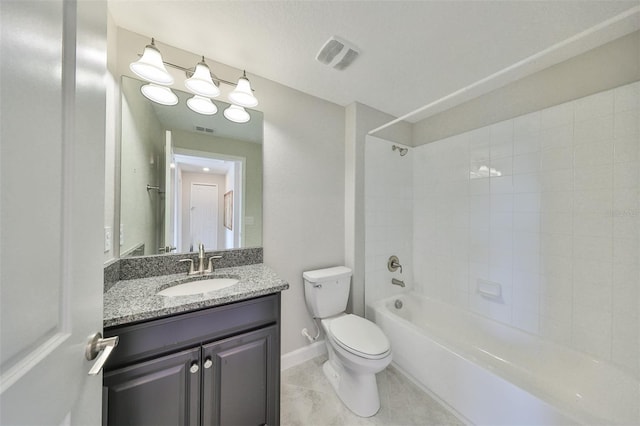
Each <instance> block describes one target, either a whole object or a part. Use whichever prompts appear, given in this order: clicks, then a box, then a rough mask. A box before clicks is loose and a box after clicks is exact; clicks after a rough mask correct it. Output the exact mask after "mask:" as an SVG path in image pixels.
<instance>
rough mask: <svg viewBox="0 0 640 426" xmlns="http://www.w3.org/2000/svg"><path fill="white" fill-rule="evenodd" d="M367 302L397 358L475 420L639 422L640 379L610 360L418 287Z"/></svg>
mask: <svg viewBox="0 0 640 426" xmlns="http://www.w3.org/2000/svg"><path fill="white" fill-rule="evenodd" d="M396 300H400V301H401V302H402V304H403V307H402V308H401V309H396V308H395V306H394V303H395V301H396ZM370 308H371V309H370V310H369V313H368V314H369V316H370V319H372V320H373V321H375V322H376V323H377V324H378V325H379V326H380V327H381V328H382V329H383V330H384V332H385V333H386V335H387V336H388V337H389V339H390V341H391V347H392V350H393V359H394V363H396V364H397V365H398V366H399V367H400V369H402V370H404V371H405V372H406V373H407V374H409V375H410V376H412V377H413V378H414V379H415V380H416V381H418V382H419V383H421V384H422V385H423V386H424V387H426V388H427V389H429V390H430V391H431V392H433V393H434V394H436V395H437V396H438V397H439V398H441V399H442V400H443V401H444V402H445V403H447V404H449V405H450V406H451V407H452V408H454V409H455V410H456V411H457V412H458V413H459V414H461V415H462V416H464V417H465V418H466V420H468V421H470V422H471V423H474V424H480V425H499V424H502V425H566V424H588V425H612V424H620V425H640V414H639V408H638V407H639V406H640V382H639V381H638V379H637V378H636V377H633V376H632V375H630V374H626V373H625V372H623V371H621V370H620V369H618V368H616V367H615V366H613V365H611V364H609V363H607V362H604V361H600V360H596V359H593V358H592V357H590V356H588V355H585V354H583V353H581V352H578V351H574V350H572V349H569V348H567V347H564V346H560V345H557V344H554V343H551V342H549V341H546V340H543V339H541V338H539V337H537V336H534V335H531V334H529V333H526V332H523V331H521V330H518V329H515V328H512V327H509V326H506V325H503V324H501V323H498V322H495V321H492V320H489V319H486V318H484V317H481V316H479V315H475V314H472V313H469V312H466V311H463V310H461V309H458V308H455V307H453V306H450V305H447V304H444V303H441V302H438V301H435V300H431V299H428V298H425V297H423V296H421V295H419V294H416V293H404V294H403V295H401V296H395V297H392V298H389V299H386V300H382V301H379V302H375V303H374V304H373V305H371V306H370Z"/></svg>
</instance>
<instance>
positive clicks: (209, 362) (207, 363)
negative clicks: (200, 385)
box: [204, 358, 213, 368]
mask: <svg viewBox="0 0 640 426" xmlns="http://www.w3.org/2000/svg"><path fill="white" fill-rule="evenodd" d="M212 365H213V361H211V358H207V359H206V360H205V361H204V368H211V366H212Z"/></svg>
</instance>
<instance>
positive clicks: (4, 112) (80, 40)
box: [0, 0, 106, 425]
mask: <svg viewBox="0 0 640 426" xmlns="http://www.w3.org/2000/svg"><path fill="white" fill-rule="evenodd" d="M0 23H1V25H0V28H1V32H2V33H1V38H0V61H1V62H0V65H1V72H0V93H1V97H0V117H1V127H0V142H1V144H0V200H1V202H0V223H1V226H0V230H1V246H0V284H1V285H0V424H3V425H21V424H33V425H36V424H37V425H60V424H74V425H76V424H77V425H96V424H100V421H101V420H100V419H101V393H102V376H101V375H97V376H88V375H87V373H88V370H89V368H90V367H91V366H92V362H90V361H87V360H86V359H85V355H84V351H85V344H86V341H87V336H88V335H89V334H91V333H94V332H97V331H102V285H103V284H102V244H101V242H102V241H101V240H102V226H103V216H104V210H103V209H104V134H105V133H104V131H105V88H104V84H105V83H104V81H105V71H106V5H105V3H104V2H99V1H93V2H84V1H82V2H79V3H77V4H76V2H74V1H62V0H49V1H25V0H22V1H5V0H2V1H1V2H0Z"/></svg>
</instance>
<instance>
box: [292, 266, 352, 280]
mask: <svg viewBox="0 0 640 426" xmlns="http://www.w3.org/2000/svg"><path fill="white" fill-rule="evenodd" d="M350 276H351V269H349V268H347V267H346V266H334V267H333V268H325V269H316V270H315V271H306V272H303V273H302V277H303V278H304V279H305V280H307V281H309V282H312V283H317V282H321V281H326V280H332V279H338V278H343V277H350Z"/></svg>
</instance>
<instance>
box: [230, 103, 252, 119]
mask: <svg viewBox="0 0 640 426" xmlns="http://www.w3.org/2000/svg"><path fill="white" fill-rule="evenodd" d="M224 116H225V117H226V118H227V120H230V121H233V122H234V123H246V122H247V121H249V120H250V119H251V116H250V115H249V113H248V112H247V111H246V110H245V109H244V108H242V107H241V106H238V105H229V108H227V109H225V110H224Z"/></svg>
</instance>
